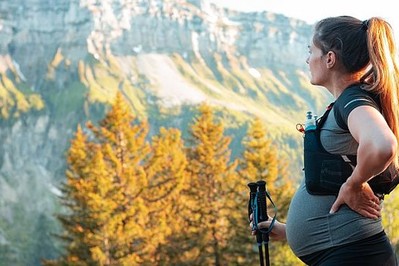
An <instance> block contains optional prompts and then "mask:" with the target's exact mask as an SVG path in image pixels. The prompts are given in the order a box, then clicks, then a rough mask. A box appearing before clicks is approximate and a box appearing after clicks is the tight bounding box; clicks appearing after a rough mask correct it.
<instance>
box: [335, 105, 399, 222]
mask: <svg viewBox="0 0 399 266" xmlns="http://www.w3.org/2000/svg"><path fill="white" fill-rule="evenodd" d="M348 128H349V131H350V132H351V134H352V136H353V137H354V139H355V140H356V141H357V142H358V143H359V147H358V151H357V165H356V167H355V168H354V171H353V173H352V175H351V176H350V177H349V178H348V180H347V181H346V182H345V183H344V184H343V185H342V187H341V189H340V192H339V194H338V197H337V199H336V201H335V203H334V204H333V206H332V208H331V212H332V213H333V212H335V211H337V210H338V208H339V206H340V205H342V204H344V203H345V204H347V205H348V206H349V207H350V208H351V209H353V210H354V211H356V212H358V213H360V214H362V215H363V216H366V217H369V218H378V217H379V216H380V211H381V209H380V206H379V204H378V203H379V199H378V198H377V197H376V196H375V195H374V193H373V191H372V190H371V188H370V186H369V185H368V183H367V181H368V180H370V179H371V178H373V177H374V176H375V175H377V174H379V173H381V172H382V171H384V170H385V169H386V168H387V167H388V166H389V164H390V163H391V162H392V160H393V158H394V156H396V149H397V142H396V138H395V136H394V134H393V133H392V131H391V129H390V128H389V126H388V124H387V123H386V121H385V119H384V118H383V116H382V115H381V114H380V113H379V112H378V110H376V109H375V108H373V107H371V106H359V107H356V108H355V109H353V111H352V112H351V113H350V114H349V117H348Z"/></svg>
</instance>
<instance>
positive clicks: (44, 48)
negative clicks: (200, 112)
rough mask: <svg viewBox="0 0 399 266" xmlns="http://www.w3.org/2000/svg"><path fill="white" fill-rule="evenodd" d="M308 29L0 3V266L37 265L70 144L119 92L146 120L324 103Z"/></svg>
mask: <svg viewBox="0 0 399 266" xmlns="http://www.w3.org/2000/svg"><path fill="white" fill-rule="evenodd" d="M310 33H311V26H310V25H307V24H306V23H304V22H303V21H299V20H296V19H293V18H287V17H283V16H279V15H275V14H272V13H269V12H262V13H240V12H233V11H229V10H226V9H221V8H218V7H216V6H214V5H212V4H210V3H208V2H207V1H205V0H203V1H201V0H13V1H0V81H1V82H0V119H1V120H0V125H1V128H0V139H1V143H0V220H3V221H4V222H1V223H0V249H2V250H5V252H3V253H2V252H0V261H2V259H3V261H13V262H16V264H14V265H35V264H36V263H37V256H36V255H35V256H36V257H35V256H31V255H29V254H32V253H34V252H35V250H37V249H38V247H40V245H44V244H43V242H41V241H40V239H41V237H42V236H40V235H39V234H42V235H43V234H48V232H39V233H38V232H37V230H36V229H35V228H37V227H39V228H41V227H40V223H42V221H43V219H42V218H41V217H42V216H43V214H44V215H46V216H48V220H50V222H49V224H54V221H53V220H52V219H53V218H51V216H52V214H53V212H54V211H55V209H56V208H57V207H56V206H57V204H56V195H57V194H58V190H57V184H58V183H59V182H60V181H62V180H63V178H64V167H65V158H64V155H65V151H66V149H67V147H68V145H69V139H70V138H71V137H72V134H73V132H74V131H75V129H76V126H77V124H78V123H83V122H84V121H86V120H87V119H95V118H96V117H97V118H98V117H99V116H101V114H102V112H103V110H104V108H105V107H104V105H105V104H106V103H109V102H110V100H111V99H112V98H113V96H114V94H115V91H116V90H120V91H123V92H124V94H125V96H126V97H127V99H129V100H130V102H131V103H132V106H133V109H134V110H137V112H138V113H139V112H142V113H143V112H144V113H146V115H148V116H151V113H150V112H149V111H148V110H150V109H151V108H149V107H148V106H151V105H157V106H159V105H162V106H164V107H165V108H174V107H176V106H179V105H183V104H196V103H198V102H200V101H203V100H207V101H209V102H211V103H212V104H215V105H220V106H224V107H225V108H227V110H229V109H231V110H236V111H237V110H238V111H243V112H245V113H248V114H252V115H259V116H261V117H262V118H263V119H265V121H268V122H273V121H274V122H275V121H278V123H281V124H283V123H289V122H290V121H292V116H296V117H295V119H296V118H298V117H299V116H298V113H301V112H298V110H299V111H303V113H304V112H305V110H306V109H307V108H309V107H312V109H317V108H319V107H320V104H322V103H323V101H324V100H325V99H326V96H325V95H323V94H322V93H320V92H314V91H312V89H314V88H310V87H309V86H308V85H306V74H304V73H306V65H305V63H304V62H305V59H306V58H305V57H306V45H307V43H308V40H309V37H310ZM310 99H311V100H314V101H315V102H316V105H310V104H309V103H308V102H310ZM284 103H286V106H284V107H282V106H283V105H284ZM317 104H319V105H317ZM96 115H97V116H96ZM276 118H277V119H276ZM172 124H173V123H172ZM42 226H43V225H42ZM47 230H50V229H47ZM21 232H24V233H23V234H21ZM26 239H30V240H29V241H25V240H26ZM2 247H3V248H2ZM45 249H46V248H45ZM46 250H52V249H50V248H47V249H46ZM49 252H50V251H49ZM47 255H48V256H50V257H51V256H52V255H54V254H52V253H50V254H47Z"/></svg>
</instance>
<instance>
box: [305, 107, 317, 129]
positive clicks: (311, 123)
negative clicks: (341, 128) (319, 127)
mask: <svg viewBox="0 0 399 266" xmlns="http://www.w3.org/2000/svg"><path fill="white" fill-rule="evenodd" d="M312 129H316V120H315V119H314V117H313V115H312V112H311V111H308V112H307V113H306V120H305V131H307V130H312Z"/></svg>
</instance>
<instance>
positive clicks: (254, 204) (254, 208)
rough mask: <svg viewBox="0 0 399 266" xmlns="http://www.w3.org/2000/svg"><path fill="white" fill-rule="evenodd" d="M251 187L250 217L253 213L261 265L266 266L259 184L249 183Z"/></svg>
mask: <svg viewBox="0 0 399 266" xmlns="http://www.w3.org/2000/svg"><path fill="white" fill-rule="evenodd" d="M248 187H249V189H250V192H249V201H248V219H249V216H250V215H251V214H252V230H253V231H255V232H256V243H257V244H258V251H259V262H260V266H264V265H265V264H264V259H263V249H262V233H261V232H260V231H259V230H258V198H257V193H258V184H257V183H254V182H251V183H248Z"/></svg>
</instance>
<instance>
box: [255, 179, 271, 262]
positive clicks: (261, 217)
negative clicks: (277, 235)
mask: <svg viewBox="0 0 399 266" xmlns="http://www.w3.org/2000/svg"><path fill="white" fill-rule="evenodd" d="M256 184H257V185H258V196H257V199H258V222H264V221H267V220H268V219H269V217H268V216H267V204H266V196H267V195H266V193H267V192H266V182H265V181H263V180H260V181H258V182H256ZM261 235H262V240H263V245H264V246H265V259H266V265H267V266H269V265H270V259H269V230H268V231H267V232H264V231H261Z"/></svg>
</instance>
